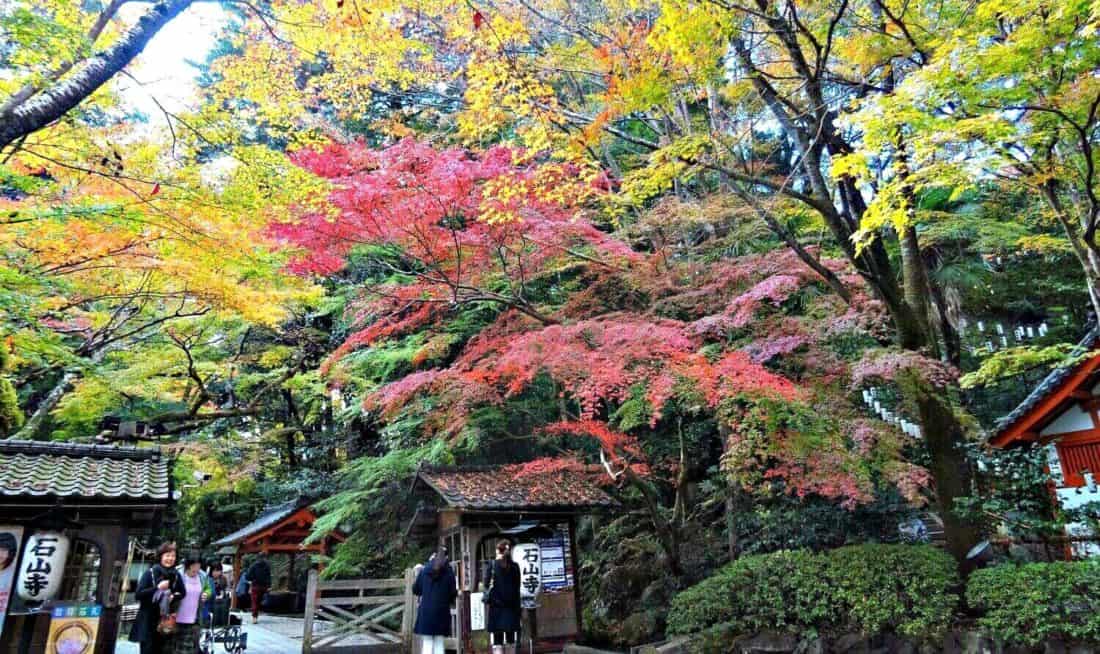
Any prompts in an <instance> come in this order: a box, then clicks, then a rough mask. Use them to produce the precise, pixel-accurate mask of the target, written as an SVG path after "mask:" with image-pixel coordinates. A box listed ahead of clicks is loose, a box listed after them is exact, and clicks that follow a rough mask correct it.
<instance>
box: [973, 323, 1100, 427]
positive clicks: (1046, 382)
mask: <svg viewBox="0 0 1100 654" xmlns="http://www.w3.org/2000/svg"><path fill="white" fill-rule="evenodd" d="M1098 344H1100V328H1097V327H1093V328H1092V329H1090V330H1089V332H1088V333H1087V334H1085V336H1084V338H1082V339H1081V340H1080V342H1078V343H1077V346H1076V347H1074V348H1073V350H1072V351H1071V352H1070V354H1069V357H1068V358H1069V359H1070V360H1071V361H1072V360H1075V359H1077V358H1078V357H1080V356H1081V355H1082V354H1084V353H1085V352H1088V351H1089V350H1091V349H1093V348H1095V347H1096V346H1097V345H1098ZM1081 363H1083V362H1080V361H1078V362H1077V363H1075V364H1073V365H1068V366H1062V367H1060V368H1055V369H1054V370H1052V371H1051V372H1050V374H1049V375H1047V376H1046V377H1045V378H1043V381H1041V382H1039V385H1038V386H1036V387H1035V388H1034V389H1032V391H1031V392H1030V393H1028V395H1027V397H1025V398H1024V400H1023V401H1022V402H1020V403H1019V404H1018V405H1017V406H1016V408H1015V409H1013V410H1012V411H1011V412H1009V413H1008V414H1006V415H1004V416H1002V417H1001V418H1000V419H999V420H997V424H996V426H995V428H994V430H993V434H991V436H992V437H996V436H997V435H999V434H1001V433H1003V432H1004V431H1005V430H1007V429H1008V428H1009V427H1011V426H1012V425H1013V424H1015V423H1016V421H1017V420H1019V419H1020V418H1023V417H1024V416H1025V415H1027V412H1028V411H1030V410H1031V409H1032V408H1033V407H1034V406H1035V405H1037V404H1039V403H1040V402H1042V401H1043V400H1044V399H1045V398H1046V397H1047V396H1049V395H1050V394H1051V393H1053V392H1054V391H1056V390H1058V388H1059V387H1060V386H1061V385H1062V382H1064V381H1065V380H1066V379H1067V378H1069V376H1070V375H1072V374H1073V372H1074V371H1075V370H1077V368H1078V367H1080V365H1081Z"/></svg>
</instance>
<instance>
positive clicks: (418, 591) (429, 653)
mask: <svg viewBox="0 0 1100 654" xmlns="http://www.w3.org/2000/svg"><path fill="white" fill-rule="evenodd" d="M412 591H413V594H414V595H417V596H418V597H420V608H418V609H417V611H416V625H415V626H414V627H413V632H415V633H416V634H417V635H419V636H422V638H421V643H422V649H421V651H422V652H423V654H443V639H444V638H445V637H447V636H450V635H451V604H453V603H454V601H455V598H456V597H458V585H457V584H456V583H455V573H454V570H452V569H451V566H450V560H449V559H448V558H447V548H445V547H441V548H439V551H438V552H436V553H435V554H433V555H432V558H430V559H428V563H427V564H426V565H425V566H424V567H423V568H422V569H421V570H420V574H418V575H417V576H416V582H415V583H414V584H413V589H412Z"/></svg>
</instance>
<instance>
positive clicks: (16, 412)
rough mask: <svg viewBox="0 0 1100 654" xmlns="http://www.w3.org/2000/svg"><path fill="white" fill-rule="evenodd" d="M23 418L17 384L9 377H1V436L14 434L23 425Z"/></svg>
mask: <svg viewBox="0 0 1100 654" xmlns="http://www.w3.org/2000/svg"><path fill="white" fill-rule="evenodd" d="M23 419H24V418H23V411H22V410H20V409H19V397H18V395H16V393H15V386H13V385H12V383H11V380H10V379H8V378H7V377H0V438H6V437H8V436H10V435H12V434H14V433H15V432H16V431H17V430H18V429H19V428H20V427H22V426H23Z"/></svg>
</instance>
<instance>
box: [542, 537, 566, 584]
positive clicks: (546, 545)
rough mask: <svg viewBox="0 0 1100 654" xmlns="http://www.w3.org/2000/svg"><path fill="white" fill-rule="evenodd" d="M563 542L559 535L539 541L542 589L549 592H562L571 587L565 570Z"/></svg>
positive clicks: (563, 539)
mask: <svg viewBox="0 0 1100 654" xmlns="http://www.w3.org/2000/svg"><path fill="white" fill-rule="evenodd" d="M565 540H566V539H565V538H564V537H563V536H562V535H561V534H560V533H559V534H556V535H554V536H553V537H551V538H543V539H541V540H539V549H540V550H541V552H542V587H543V589H545V590H547V591H549V592H554V591H558V590H563V589H565V588H569V587H570V586H571V585H572V584H571V583H570V580H569V577H568V575H567V574H566V569H565V557H566V548H565Z"/></svg>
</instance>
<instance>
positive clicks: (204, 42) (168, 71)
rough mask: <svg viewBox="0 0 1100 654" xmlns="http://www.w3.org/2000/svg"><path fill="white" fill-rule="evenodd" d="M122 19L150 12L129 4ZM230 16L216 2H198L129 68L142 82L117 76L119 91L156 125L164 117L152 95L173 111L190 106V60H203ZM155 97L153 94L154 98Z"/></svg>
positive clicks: (124, 8) (160, 33) (159, 35)
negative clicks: (188, 62)
mask: <svg viewBox="0 0 1100 654" xmlns="http://www.w3.org/2000/svg"><path fill="white" fill-rule="evenodd" d="M123 10H126V12H125V13H123V18H124V19H125V20H127V21H132V20H134V19H136V18H137V16H139V15H140V14H141V13H144V12H145V11H148V7H147V5H144V4H137V5H126V6H124V7H123ZM226 20H227V15H226V13H225V11H223V10H222V8H221V6H219V5H218V4H217V3H205V2H196V3H194V4H193V5H191V7H190V8H188V9H187V10H186V11H185V12H183V13H182V14H180V15H179V16H177V17H176V18H175V19H174V20H172V21H171V22H170V23H168V24H167V25H165V26H164V27H163V28H162V29H161V30H160V32H158V33H157V35H156V36H154V37H153V39H152V40H151V41H150V42H149V45H147V46H146V47H145V51H144V52H142V53H141V55H139V56H138V59H137V62H136V65H131V66H130V67H129V68H128V69H127V70H128V71H129V72H130V73H131V74H132V75H133V76H134V77H135V78H136V79H137V80H138V81H139V82H141V84H140V85H139V84H137V83H135V82H134V80H132V79H130V78H129V77H126V76H124V75H122V76H119V77H118V78H117V80H118V82H117V84H118V88H119V92H120V93H121V95H122V98H123V100H124V101H125V102H126V103H127V104H129V105H130V106H132V107H134V108H136V109H139V110H140V111H142V112H143V113H145V114H146V115H148V116H149V119H150V121H152V122H153V123H154V124H155V123H158V121H159V122H163V120H164V117H163V114H161V112H160V110H159V109H158V108H157V106H156V104H155V103H154V102H153V100H152V97H155V98H156V99H157V101H159V102H160V103H161V104H162V105H164V107H165V108H166V109H167V110H168V111H171V112H177V111H182V110H186V109H188V108H190V107H191V105H192V102H193V100H194V95H195V84H194V77H195V69H194V68H192V67H191V66H189V65H188V64H187V61H188V60H192V61H202V59H203V58H204V57H205V56H206V54H207V53H208V52H210V49H211V48H212V47H213V46H214V41H215V37H216V36H217V33H218V30H219V29H220V28H221V27H222V26H223V25H224V24H225V22H226ZM151 96H152V97H151Z"/></svg>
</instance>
